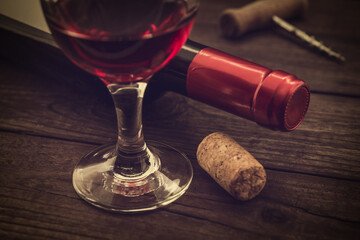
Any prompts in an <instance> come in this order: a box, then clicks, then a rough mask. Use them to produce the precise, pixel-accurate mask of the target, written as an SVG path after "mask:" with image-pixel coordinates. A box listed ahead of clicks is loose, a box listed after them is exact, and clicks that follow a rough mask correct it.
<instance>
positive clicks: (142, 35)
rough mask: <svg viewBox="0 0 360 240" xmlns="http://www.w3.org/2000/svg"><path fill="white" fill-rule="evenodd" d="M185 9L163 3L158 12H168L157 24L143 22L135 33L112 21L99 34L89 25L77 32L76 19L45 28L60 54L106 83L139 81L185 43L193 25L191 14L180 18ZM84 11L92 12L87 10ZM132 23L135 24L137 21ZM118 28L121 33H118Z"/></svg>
mask: <svg viewBox="0 0 360 240" xmlns="http://www.w3.org/2000/svg"><path fill="white" fill-rule="evenodd" d="M147 1H148V0H147ZM142 2H146V1H142ZM150 2H151V1H150ZM158 2H159V1H158ZM70 3H72V2H71V1H69V4H68V5H66V11H68V12H70V13H71V12H72V11H75V10H74V9H72V8H74V7H77V5H74V4H70ZM92 6H93V7H96V5H92ZM130 6H131V5H130ZM184 7H185V5H183V4H180V3H179V1H173V2H171V1H169V2H166V3H164V4H163V6H161V8H163V9H167V10H166V11H164V12H161V14H159V15H160V16H158V17H156V18H155V20H156V23H148V22H145V24H139V26H138V27H137V28H135V29H132V28H130V29H129V27H128V25H126V27H124V25H125V24H124V23H119V22H114V21H109V24H108V25H106V29H105V30H102V29H101V30H100V29H99V28H98V27H99V26H98V24H92V21H90V22H89V23H87V22H86V21H83V22H81V24H83V25H85V26H86V27H85V28H83V27H81V28H80V27H79V26H78V24H77V25H76V26H75V27H74V22H79V21H80V20H82V19H80V20H78V19H77V18H71V19H63V25H61V24H59V23H58V22H56V21H53V20H52V18H48V25H49V28H50V30H51V32H52V35H53V37H54V39H55V41H56V42H57V44H58V45H59V46H60V47H61V49H62V50H63V52H64V53H65V54H66V55H67V57H68V58H70V59H71V60H72V61H73V62H74V63H75V64H76V65H78V66H79V67H81V68H82V69H85V70H86V71H88V72H90V73H92V74H94V75H96V76H98V77H100V78H102V79H106V81H109V80H110V81H111V82H130V81H138V80H142V79H146V78H148V77H150V76H151V75H152V74H154V73H155V72H157V71H158V70H160V69H161V68H162V67H163V66H165V65H166V64H167V63H168V62H169V61H170V60H171V59H172V58H173V57H174V56H175V55H176V53H177V52H178V51H179V50H180V49H181V47H182V46H183V45H184V43H185V42H186V40H187V37H188V35H189V33H190V30H191V28H192V25H193V22H194V13H193V14H192V15H189V16H187V17H186V18H183V17H184V14H185V9H184ZM122 8H124V10H123V11H126V10H129V7H124V6H122ZM132 10H133V11H135V12H134V13H133V14H131V15H134V16H136V15H139V18H141V15H140V14H141V12H140V13H137V11H139V10H138V9H136V8H132ZM87 11H88V12H93V11H95V10H94V9H91V8H90V9H88V10H87ZM118 14H124V13H117V14H116V15H118ZM127 14H128V15H129V13H127ZM62 15H69V14H66V13H62ZM75 16H77V15H75ZM108 18H110V17H107V18H106V20H105V21H108ZM117 18H118V17H117ZM182 18H183V19H182ZM180 19H181V22H180V23H179V20H180ZM128 21H129V20H128ZM133 21H134V22H136V19H133ZM84 22H85V23H84ZM141 22H144V20H141ZM130 24H131V22H130ZM109 25H110V26H109ZM117 25H118V27H117ZM121 27H122V28H124V29H123V30H121V29H120V30H119V28H121ZM129 31H130V33H129Z"/></svg>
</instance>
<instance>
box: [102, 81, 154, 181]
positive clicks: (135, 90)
mask: <svg viewBox="0 0 360 240" xmlns="http://www.w3.org/2000/svg"><path fill="white" fill-rule="evenodd" d="M146 86H147V82H146V81H143V82H132V83H111V84H109V85H107V87H108V89H109V91H110V93H111V96H112V98H113V101H114V105H115V109H116V116H117V122H118V138H117V143H116V154H117V157H116V161H115V166H114V172H115V173H117V174H120V175H122V176H126V177H135V176H138V175H141V174H143V173H145V172H146V170H147V169H148V168H149V164H150V163H149V159H150V155H151V153H150V152H149V150H148V149H147V147H146V144H145V141H144V135H143V129H142V102H143V97H144V93H145V89H146Z"/></svg>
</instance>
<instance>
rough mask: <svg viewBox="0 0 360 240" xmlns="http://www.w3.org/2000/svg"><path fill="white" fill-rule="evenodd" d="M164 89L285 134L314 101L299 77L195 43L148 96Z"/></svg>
mask: <svg viewBox="0 0 360 240" xmlns="http://www.w3.org/2000/svg"><path fill="white" fill-rule="evenodd" d="M155 85H156V86H155ZM160 88H162V89H163V90H170V91H174V92H177V93H180V94H182V95H185V96H188V97H190V98H192V99H195V100H198V101H200V102H203V103H206V104H209V105H212V106H215V107H217V108H219V109H222V110H225V111H228V112H230V113H233V114H235V115H238V116H240V117H243V118H246V119H249V120H252V121H255V122H257V123H258V124H260V125H262V126H265V127H268V128H271V129H274V130H275V129H276V130H282V131H291V130H294V129H295V128H296V127H298V126H299V124H300V123H301V122H302V120H303V119H304V117H305V114H306V112H307V109H308V106H309V101H310V90H309V87H308V85H307V84H306V83H305V82H304V81H302V80H300V79H298V78H297V77H296V76H294V75H292V74H289V73H286V72H284V71H280V70H275V71H274V70H272V69H269V68H267V67H263V66H260V65H258V64H255V63H252V62H249V61H246V60H244V59H241V58H238V57H235V56H232V55H229V54H226V53H224V52H221V51H219V50H216V49H213V48H210V47H207V46H204V45H202V44H199V43H196V42H193V41H191V40H188V41H187V42H186V44H185V45H184V46H183V47H182V49H181V50H180V52H179V53H178V54H177V55H176V56H175V58H174V59H173V60H171V61H170V63H169V64H168V65H167V66H166V67H165V68H164V69H162V70H161V71H160V72H158V73H156V74H155V75H154V76H153V78H152V80H151V81H150V84H149V88H148V90H149V91H148V93H149V94H151V93H153V91H155V89H156V90H159V89H160Z"/></svg>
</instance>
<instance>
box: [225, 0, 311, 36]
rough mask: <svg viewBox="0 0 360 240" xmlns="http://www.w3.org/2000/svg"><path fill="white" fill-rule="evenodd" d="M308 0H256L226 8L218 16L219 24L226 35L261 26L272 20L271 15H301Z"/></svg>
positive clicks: (288, 16) (281, 16) (238, 34)
mask: <svg viewBox="0 0 360 240" xmlns="http://www.w3.org/2000/svg"><path fill="white" fill-rule="evenodd" d="M308 5H309V3H308V0H258V1H254V2H253V3H251V4H248V5H246V6H244V7H242V8H238V9H235V8H233V9H227V10H225V11H224V12H223V13H222V14H221V16H220V26H221V30H222V32H223V34H224V35H225V36H227V37H231V38H236V37H239V36H241V35H242V34H244V33H246V32H248V31H250V30H255V29H259V28H262V27H264V26H267V25H269V24H270V23H271V22H272V17H273V16H278V17H280V18H283V19H288V18H292V17H296V16H300V15H302V14H303V13H304V12H305V10H306V9H307V7H308Z"/></svg>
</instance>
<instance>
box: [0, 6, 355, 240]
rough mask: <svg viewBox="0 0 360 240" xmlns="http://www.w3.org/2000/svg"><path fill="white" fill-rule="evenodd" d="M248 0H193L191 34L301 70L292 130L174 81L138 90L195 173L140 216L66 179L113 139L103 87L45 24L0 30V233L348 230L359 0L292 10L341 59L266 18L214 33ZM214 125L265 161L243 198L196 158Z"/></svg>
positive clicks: (228, 235)
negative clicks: (213, 102)
mask: <svg viewBox="0 0 360 240" xmlns="http://www.w3.org/2000/svg"><path fill="white" fill-rule="evenodd" d="M247 2H249V1H235V0H226V1H225V0H224V1H217V0H207V1H205V0H204V1H202V2H201V4H202V5H201V9H200V12H199V14H198V18H197V20H196V24H195V27H194V30H193V32H192V34H191V38H192V39H193V40H195V41H198V42H200V43H203V44H207V45H209V46H212V47H215V48H218V49H220V50H223V51H225V52H229V53H231V54H233V55H236V56H239V57H243V58H245V59H248V60H251V61H254V62H257V63H259V64H262V65H265V66H268V67H271V68H275V69H282V70H285V71H288V72H290V73H294V74H296V75H297V76H298V77H300V78H302V79H304V80H305V81H307V82H308V83H309V85H310V87H311V90H312V96H311V104H310V108H309V111H308V114H307V116H306V118H305V120H304V121H303V123H302V124H301V125H300V127H299V128H298V129H296V130H295V131H293V132H278V131H272V130H269V129H265V128H263V127H261V126H259V125H257V124H255V123H253V122H250V121H248V120H245V119H241V118H239V117H237V116H234V115H232V114H229V113H226V112H224V111H221V110H219V109H216V108H214V107H211V106H208V105H206V104H203V103H200V102H197V101H194V100H192V99H189V98H186V97H184V96H181V95H178V94H175V93H172V92H168V93H166V94H165V95H164V96H162V97H160V98H158V99H157V100H155V101H146V104H145V106H144V109H143V120H144V132H145V136H146V138H147V139H154V140H160V141H164V142H167V143H169V144H170V145H172V146H174V147H176V148H178V149H181V150H182V151H184V152H185V153H186V155H187V156H188V157H189V159H190V161H191V163H192V165H193V168H194V179H193V182H192V184H191V186H190V188H189V190H188V191H187V192H186V194H185V195H184V196H183V197H181V198H180V199H178V200H177V201H176V202H174V203H173V204H171V205H169V206H168V207H166V208H162V209H158V210H156V211H152V212H149V213H144V214H134V215H122V214H113V213H110V212H106V211H103V210H99V209H97V208H94V207H92V206H90V205H89V204H87V203H86V202H84V201H83V200H81V199H80V198H79V197H78V196H77V195H76V193H75V191H74V190H73V187H72V183H71V175H72V170H73V168H74V166H75V164H76V163H77V161H78V160H79V158H81V156H83V155H84V154H86V153H87V152H89V151H90V150H92V149H93V148H95V147H96V146H98V145H101V144H104V143H108V142H111V141H114V140H115V139H116V119H115V113H114V109H113V104H112V102H111V97H110V96H109V94H108V92H107V89H106V88H105V86H103V84H102V83H101V82H100V81H98V80H97V79H95V78H94V77H92V76H90V75H89V74H87V73H85V72H83V71H82V70H80V69H78V68H77V67H75V66H73V65H72V64H71V63H70V62H69V61H68V60H67V59H66V58H65V57H64V56H63V55H62V54H61V52H60V51H59V50H58V49H56V48H54V47H53V46H51V39H47V38H46V37H45V41H43V42H45V44H44V43H41V39H44V35H42V34H36V37H31V33H32V32H31V31H30V32H27V34H25V35H26V37H23V36H20V35H18V34H15V33H12V32H11V31H8V30H4V29H0V34H1V38H0V46H2V47H1V48H0V164H1V165H0V238H1V239H358V238H359V236H360V108H359V106H360V98H359V94H360V88H359V81H360V80H359V78H358V75H359V66H360V57H359V56H360V54H359V53H360V48H359V37H360V35H359V32H358V31H355V30H356V27H357V25H356V24H355V22H356V19H357V17H358V16H357V15H358V14H357V13H358V11H359V10H360V2H358V1H351V0H344V1H341V0H334V1H325V0H312V1H310V7H309V10H308V12H307V13H306V15H305V17H304V18H302V19H293V20H290V21H291V23H293V24H294V25H297V26H298V27H300V28H301V29H303V30H305V31H307V32H309V33H310V34H313V35H315V36H316V37H317V38H319V39H321V40H323V41H324V42H325V43H327V44H328V45H330V46H332V47H334V49H336V50H338V51H340V52H342V53H343V54H344V55H345V56H346V57H347V61H346V62H345V63H344V64H337V63H335V62H333V61H330V60H328V59H327V58H325V57H324V56H321V55H319V54H317V53H316V52H313V51H312V50H310V49H308V48H307V47H305V46H303V45H302V44H300V43H296V42H293V41H291V40H289V38H288V36H287V35H286V34H284V33H282V32H281V31H279V30H278V29H276V28H275V27H273V28H268V29H263V30H259V31H256V32H251V33H248V34H246V35H245V36H244V37H243V38H241V39H239V40H236V41H234V40H227V39H225V38H223V37H222V36H221V34H220V31H219V29H218V18H217V16H219V14H220V12H221V11H222V10H223V9H225V8H229V7H241V6H243V5H244V4H245V3H247ZM0 21H3V19H1V18H0ZM3 23H4V22H2V24H3ZM5 24H6V21H5ZM0 26H1V24H0ZM16 26H17V25H16ZM12 29H13V27H12ZM21 29H23V28H20V29H19V31H21ZM29 36H30V37H29ZM30 38H31V39H30ZM34 39H35V40H34ZM39 40H40V42H39ZM49 43H50V45H49ZM217 131H221V132H224V133H227V134H229V135H230V136H232V137H233V138H234V139H235V140H236V141H237V142H238V143H240V144H241V145H242V146H243V147H244V148H245V149H246V150H247V151H249V152H250V153H251V154H252V155H253V156H254V157H255V158H256V159H257V160H258V161H259V162H260V163H261V164H262V165H263V166H264V167H265V169H266V173H267V183H266V185H265V188H264V189H263V191H262V192H261V193H260V194H259V195H258V196H257V197H256V198H254V199H252V200H251V201H247V202H239V201H236V200H234V199H233V198H232V197H231V196H230V195H229V194H228V193H227V192H226V191H225V190H224V189H222V188H221V187H220V186H219V185H217V184H216V183H215V181H214V180H213V179H212V178H211V177H210V176H209V175H208V174H207V173H206V172H205V171H203V170H202V169H201V167H200V166H199V165H198V163H197V160H196V149H197V146H198V144H199V143H200V142H201V140H202V139H203V138H204V137H205V136H207V135H208V134H210V133H213V132H217Z"/></svg>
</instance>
